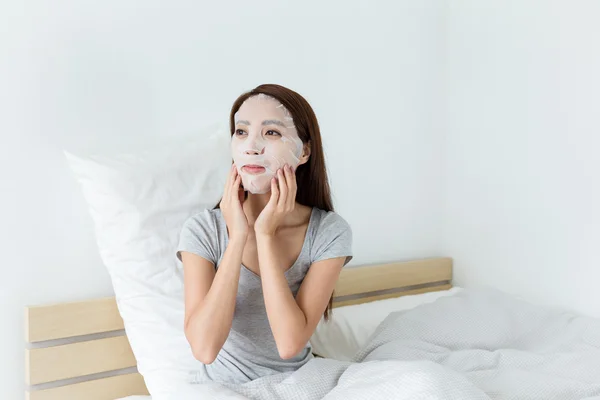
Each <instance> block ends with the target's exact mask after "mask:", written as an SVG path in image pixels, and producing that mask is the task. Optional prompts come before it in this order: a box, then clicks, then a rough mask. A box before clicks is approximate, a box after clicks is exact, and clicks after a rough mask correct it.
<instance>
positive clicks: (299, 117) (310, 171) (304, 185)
mask: <svg viewBox="0 0 600 400" xmlns="http://www.w3.org/2000/svg"><path fill="white" fill-rule="evenodd" d="M259 94H264V95H267V96H270V97H272V98H274V99H276V100H277V101H279V102H280V103H281V104H283V106H284V107H285V108H286V109H287V110H288V111H289V113H290V114H291V116H292V119H293V121H294V126H295V127H296V130H297V132H298V136H299V137H300V140H302V143H303V144H304V145H305V146H309V148H310V157H309V158H308V161H307V162H306V163H304V164H302V165H299V166H298V168H297V169H296V182H297V184H298V191H297V192H296V201H297V202H298V203H300V204H302V205H304V206H308V207H317V208H320V209H321V210H324V211H333V203H332V201H331V190H330V188H329V180H328V179H327V170H326V168H325V155H324V154H323V144H322V142H321V130H320V129H319V123H318V121H317V116H316V115H315V112H314V111H313V109H312V107H311V106H310V104H308V101H306V99H305V98H304V97H302V96H301V95H299V94H298V93H296V92H294V91H293V90H291V89H288V88H286V87H283V86H281V85H275V84H265V85H260V86H257V87H255V88H254V89H252V90H250V91H248V92H246V93H243V94H242V95H241V96H240V97H238V98H237V99H236V100H235V102H234V103H233V106H232V107H231V113H230V114H229V127H230V131H231V135H232V136H233V134H234V132H235V120H234V117H235V113H236V112H237V111H238V110H239V109H240V107H241V106H242V104H243V103H244V102H245V101H246V100H248V99H249V98H250V97H252V96H256V95H259ZM332 303H333V295H332V296H331V298H330V299H329V304H328V306H327V308H326V309H325V313H324V317H325V320H328V319H329V315H330V312H331V306H332Z"/></svg>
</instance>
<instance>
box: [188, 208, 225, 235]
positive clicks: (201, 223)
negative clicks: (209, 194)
mask: <svg viewBox="0 0 600 400" xmlns="http://www.w3.org/2000/svg"><path fill="white" fill-rule="evenodd" d="M222 218H223V216H222V214H221V210H220V209H218V208H215V209H211V210H208V209H207V210H203V211H201V212H199V213H196V214H193V215H191V216H190V217H188V219H187V220H186V221H185V223H184V224H183V226H184V228H187V229H191V230H198V229H201V230H204V231H206V230H215V231H216V230H217V227H218V226H219V225H220V222H221V220H222Z"/></svg>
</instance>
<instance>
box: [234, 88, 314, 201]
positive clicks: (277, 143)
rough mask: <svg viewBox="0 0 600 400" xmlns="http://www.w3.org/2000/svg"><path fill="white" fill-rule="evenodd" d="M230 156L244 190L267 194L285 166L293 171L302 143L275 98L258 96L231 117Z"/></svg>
mask: <svg viewBox="0 0 600 400" xmlns="http://www.w3.org/2000/svg"><path fill="white" fill-rule="evenodd" d="M234 123H235V130H234V134H233V136H232V137H231V155H232V157H233V161H234V162H235V165H236V166H237V169H238V172H239V174H240V175H241V177H242V184H243V186H244V189H245V190H247V191H249V192H250V193H254V194H262V193H268V192H269V191H270V190H271V178H273V177H274V176H275V175H276V174H277V170H278V169H280V168H283V166H284V165H285V164H288V165H289V166H290V167H292V168H294V169H296V167H297V166H298V165H299V163H300V157H301V156H302V148H303V144H302V140H300V137H298V132H297V131H296V127H295V126H294V121H293V119H292V117H291V115H290V113H289V111H288V110H287V109H286V108H285V107H284V106H283V104H281V103H280V102H279V101H277V100H276V99H274V98H272V97H270V96H267V95H264V94H258V95H256V96H252V97H250V98H249V99H247V100H246V101H245V102H244V103H243V104H242V106H241V107H240V109H239V110H238V111H237V112H236V113H235V115H234Z"/></svg>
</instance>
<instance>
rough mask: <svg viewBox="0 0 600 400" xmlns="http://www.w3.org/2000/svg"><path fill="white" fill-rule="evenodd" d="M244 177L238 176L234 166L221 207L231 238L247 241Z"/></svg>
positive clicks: (226, 184)
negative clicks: (242, 184)
mask: <svg viewBox="0 0 600 400" xmlns="http://www.w3.org/2000/svg"><path fill="white" fill-rule="evenodd" d="M241 182H242V177H241V176H240V175H239V174H238V170H237V167H236V166H235V164H233V165H232V167H231V171H230V173H229V177H228V178H227V183H225V192H224V193H223V198H222V199H221V203H219V207H220V208H221V212H222V213H223V218H224V219H225V223H226V224H227V229H228V230H229V237H231V238H241V239H243V240H246V237H247V236H248V219H247V218H246V214H244V209H243V208H242V203H243V202H244V189H243V188H242V187H241Z"/></svg>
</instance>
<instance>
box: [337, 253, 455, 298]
mask: <svg viewBox="0 0 600 400" xmlns="http://www.w3.org/2000/svg"><path fill="white" fill-rule="evenodd" d="M451 280H452V259H451V258H429V259H424V260H416V261H406V262H398V263H392V264H384V265H374V266H365V267H355V268H345V269H343V270H342V273H341V274H340V278H339V280H338V282H337V284H336V287H335V291H334V296H336V297H339V296H348V295H353V294H359V293H368V292H377V291H381V290H388V289H395V288H402V287H407V286H414V285H422V284H425V283H432V282H442V281H451Z"/></svg>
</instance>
